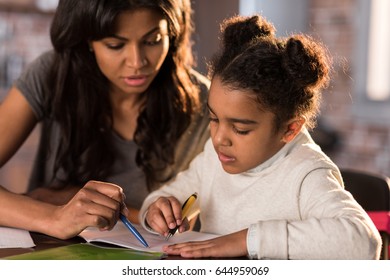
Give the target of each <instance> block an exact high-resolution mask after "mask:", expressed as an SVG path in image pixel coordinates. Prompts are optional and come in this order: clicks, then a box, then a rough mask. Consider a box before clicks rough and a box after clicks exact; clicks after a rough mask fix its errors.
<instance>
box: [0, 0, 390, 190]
mask: <svg viewBox="0 0 390 280" xmlns="http://www.w3.org/2000/svg"><path fill="white" fill-rule="evenodd" d="M57 1H58V0H0V100H1V99H2V98H3V97H4V95H5V94H6V93H7V91H8V90H9V88H10V87H11V85H12V83H13V81H14V80H15V79H16V78H17V77H18V76H19V74H20V73H21V71H22V70H23V68H24V67H25V66H26V65H27V64H28V63H29V62H31V61H32V60H33V59H34V58H36V57H37V56H38V55H39V54H40V53H42V52H44V51H45V50H47V49H50V48H51V45H50V39H49V26H50V22H51V18H52V16H53V12H54V10H55V8H56V5H57V3H58V2H57ZM192 5H193V9H194V24H195V28H196V31H195V34H194V38H193V40H194V46H193V48H194V51H195V55H196V58H197V70H199V71H200V72H202V73H203V74H207V67H206V63H207V60H208V59H209V58H210V57H211V56H212V54H213V53H214V52H215V51H216V50H217V48H218V33H219V23H220V22H221V21H222V20H223V19H224V18H226V17H229V16H232V15H236V14H243V15H251V14H253V13H261V14H262V15H263V16H264V17H266V18H267V19H268V20H270V21H271V22H273V23H274V25H275V27H276V29H277V35H279V36H285V35H289V34H291V33H299V32H305V33H308V34H310V35H312V36H313V37H315V38H317V39H320V40H321V41H322V42H323V43H324V44H325V45H327V46H328V48H329V51H330V53H331V55H332V56H333V59H334V73H333V77H332V82H331V85H330V87H329V88H328V89H327V91H326V92H324V95H323V103H322V110H321V116H320V118H319V120H318V127H317V128H316V129H315V130H314V131H313V137H314V138H315V140H316V141H317V143H319V144H320V145H321V146H322V148H323V150H324V151H325V152H326V153H327V154H328V155H329V156H330V157H331V158H332V159H333V160H334V161H335V163H336V164H338V165H339V166H340V167H342V168H354V169H358V170H364V171H369V172H374V173H381V174H384V175H387V176H390V28H389V27H390V1H388V0H327V1H323V0H192ZM38 130H39V127H38V128H36V130H34V132H33V133H32V135H31V136H30V137H29V138H28V139H27V141H26V142H25V143H24V145H23V147H22V148H21V149H20V150H19V151H18V153H17V154H16V155H15V156H14V157H13V158H12V160H11V161H9V162H8V163H7V164H6V165H5V166H4V167H2V168H1V169H0V184H1V185H3V186H5V187H7V188H9V189H11V190H13V191H15V192H23V191H24V190H25V188H26V184H27V180H28V177H29V174H30V171H31V166H32V162H33V160H34V155H35V148H36V144H37V141H38V139H39V133H38ZM1 137H6V135H1Z"/></svg>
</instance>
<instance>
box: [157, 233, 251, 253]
mask: <svg viewBox="0 0 390 280" xmlns="http://www.w3.org/2000/svg"><path fill="white" fill-rule="evenodd" d="M247 233H248V230H247V229H244V230H241V231H238V232H235V233H231V234H228V235H224V236H221V237H217V238H213V239H209V240H205V241H195V242H186V243H180V244H174V245H168V246H164V247H163V250H164V251H165V252H166V253H168V254H170V255H180V256H182V257H183V258H209V257H213V258H233V257H243V256H247V255H248V252H247V245H246V236H247Z"/></svg>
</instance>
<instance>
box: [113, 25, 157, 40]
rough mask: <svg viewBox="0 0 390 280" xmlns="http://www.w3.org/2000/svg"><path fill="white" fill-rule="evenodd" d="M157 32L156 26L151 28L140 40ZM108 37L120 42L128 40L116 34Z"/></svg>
mask: <svg viewBox="0 0 390 280" xmlns="http://www.w3.org/2000/svg"><path fill="white" fill-rule="evenodd" d="M159 30H160V27H158V26H156V27H154V28H152V29H151V30H149V31H148V32H146V33H145V34H144V35H143V36H142V38H146V37H148V36H150V35H151V34H153V33H154V32H156V31H159ZM110 37H112V38H116V39H118V40H122V41H127V40H128V38H126V37H122V36H119V35H118V34H112V35H111V36H110Z"/></svg>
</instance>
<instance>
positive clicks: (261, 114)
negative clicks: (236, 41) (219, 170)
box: [208, 77, 285, 174]
mask: <svg viewBox="0 0 390 280" xmlns="http://www.w3.org/2000/svg"><path fill="white" fill-rule="evenodd" d="M208 106H209V110H210V131H211V138H212V141H213V145H214V148H215V151H216V152H217V154H218V158H219V160H220V161H221V164H222V167H223V169H224V170H225V171H226V172H228V173H230V174H237V173H241V172H244V171H247V170H249V169H252V168H254V167H256V166H258V165H259V164H261V163H263V162H265V161H266V160H267V159H269V158H271V157H272V156H273V155H274V154H275V153H277V152H278V151H279V150H280V149H281V148H282V147H283V146H284V144H285V142H284V141H283V136H284V133H282V132H276V131H275V128H274V117H275V115H274V114H273V113H271V112H269V111H262V110H260V108H259V105H258V103H257V102H256V101H255V100H254V99H253V98H251V97H249V95H248V93H245V92H242V91H239V90H231V89H229V88H227V87H226V86H224V85H222V83H221V82H220V79H219V78H218V77H214V79H213V81H212V83H211V88H210V94H209V99H208Z"/></svg>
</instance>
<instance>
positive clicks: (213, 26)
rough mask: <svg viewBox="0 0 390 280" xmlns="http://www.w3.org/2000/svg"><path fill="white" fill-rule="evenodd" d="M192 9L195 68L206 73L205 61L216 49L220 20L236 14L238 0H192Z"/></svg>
mask: <svg viewBox="0 0 390 280" xmlns="http://www.w3.org/2000/svg"><path fill="white" fill-rule="evenodd" d="M192 7H193V9H194V13H195V14H194V24H195V34H194V38H193V39H194V46H193V49H194V51H195V55H196V59H197V62H198V66H197V70H198V71H200V72H201V73H203V74H207V67H206V62H207V59H209V58H210V57H211V56H212V55H213V54H214V53H215V52H216V51H217V49H218V35H219V24H220V22H221V21H222V20H223V19H225V18H227V17H230V16H233V15H236V14H238V11H239V0H192Z"/></svg>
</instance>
